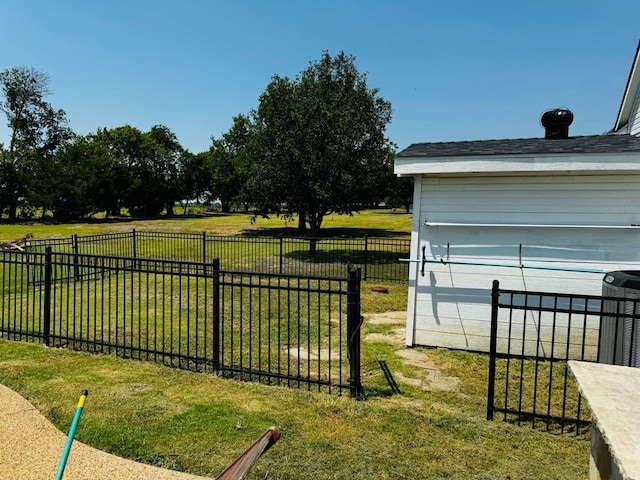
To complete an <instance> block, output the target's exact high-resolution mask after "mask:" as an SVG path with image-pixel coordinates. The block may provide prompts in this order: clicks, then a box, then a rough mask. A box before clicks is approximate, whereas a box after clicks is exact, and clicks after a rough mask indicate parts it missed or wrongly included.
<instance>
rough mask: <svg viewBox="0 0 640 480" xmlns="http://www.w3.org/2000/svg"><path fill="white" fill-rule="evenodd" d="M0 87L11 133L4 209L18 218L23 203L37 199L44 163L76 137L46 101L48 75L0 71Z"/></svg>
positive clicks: (2, 183) (2, 182)
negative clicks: (37, 183) (36, 183)
mask: <svg viewBox="0 0 640 480" xmlns="http://www.w3.org/2000/svg"><path fill="white" fill-rule="evenodd" d="M0 87H1V88H2V98H0V111H2V112H3V113H4V114H5V115H6V117H7V125H8V127H9V131H10V140H9V145H8V149H7V151H6V152H5V154H4V155H3V159H2V162H3V164H2V167H1V168H0V172H1V177H0V188H2V191H3V194H2V202H3V203H2V205H0V207H1V208H2V210H4V209H6V210H8V212H9V218H10V219H15V217H16V211H17V207H18V204H19V202H21V201H22V202H25V201H28V200H29V199H30V198H32V197H33V195H30V194H32V193H33V188H30V185H29V184H30V182H33V180H34V179H35V174H36V172H37V170H38V169H39V167H40V166H41V165H40V164H41V163H43V162H47V161H49V160H50V159H51V158H52V157H54V156H55V155H56V154H57V152H58V151H59V150H60V149H61V148H63V147H64V146H65V145H67V144H68V143H69V142H70V141H71V140H72V138H73V136H74V135H73V132H72V131H71V129H70V128H69V127H68V125H67V123H68V122H67V119H66V114H65V112H64V111H63V110H55V109H54V108H53V107H52V106H51V105H50V104H49V103H48V102H46V101H45V100H44V97H45V96H47V95H48V94H49V93H50V90H49V77H48V76H47V75H46V74H45V73H43V72H41V71H39V70H36V69H34V68H31V67H14V68H10V69H8V70H4V71H2V72H0ZM31 187H33V185H31Z"/></svg>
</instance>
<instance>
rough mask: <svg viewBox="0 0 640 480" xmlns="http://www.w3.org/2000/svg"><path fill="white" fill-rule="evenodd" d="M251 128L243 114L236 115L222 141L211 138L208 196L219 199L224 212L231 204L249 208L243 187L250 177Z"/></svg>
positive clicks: (228, 209) (252, 132)
mask: <svg viewBox="0 0 640 480" xmlns="http://www.w3.org/2000/svg"><path fill="white" fill-rule="evenodd" d="M253 134H254V128H253V124H252V123H251V120H250V118H249V117H248V116H246V115H236V116H235V117H234V118H233V125H232V127H231V128H230V129H229V131H228V132H226V133H224V134H223V135H222V137H221V138H215V137H211V148H210V149H209V152H210V155H209V156H208V157H207V158H208V162H209V163H208V166H209V173H210V175H211V177H210V178H211V185H210V196H211V197H214V198H217V199H218V200H220V204H221V206H222V211H223V212H229V211H231V205H232V204H233V203H234V202H235V203H238V204H240V203H242V204H244V205H245V206H248V201H249V199H248V198H247V196H246V195H245V184H246V181H247V178H248V176H249V168H250V163H251V161H250V152H249V147H250V144H251V141H252V139H253Z"/></svg>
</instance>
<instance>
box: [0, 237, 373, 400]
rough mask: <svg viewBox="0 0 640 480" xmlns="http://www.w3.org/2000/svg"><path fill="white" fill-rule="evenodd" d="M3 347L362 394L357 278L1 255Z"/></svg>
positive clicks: (74, 256) (352, 272)
mask: <svg viewBox="0 0 640 480" xmlns="http://www.w3.org/2000/svg"><path fill="white" fill-rule="evenodd" d="M0 268H1V269H2V270H1V277H0V293H1V295H0V332H1V335H2V336H3V337H4V338H7V339H11V340H27V341H42V342H43V343H45V344H46V345H50V346H56V347H68V348H72V349H78V350H85V351H89V352H96V353H104V354H115V355H117V356H121V357H126V358H134V359H139V360H147V361H154V362H159V363H163V364H166V365H170V366H173V367H177V368H183V369H189V370H194V371H202V372H210V373H214V374H218V375H223V376H231V377H235V378H241V379H245V380H249V381H259V382H263V383H267V384H277V385H287V386H293V387H298V388H307V389H314V390H317V391H324V392H328V393H339V394H340V393H342V392H343V391H345V390H346V391H348V392H349V393H350V395H351V396H353V397H359V396H361V392H362V389H361V384H360V350H359V348H360V347H359V343H360V332H359V328H360V324H361V317H360V271H359V270H358V269H356V268H354V267H349V269H348V275H347V276H345V275H344V270H346V268H345V269H344V270H343V276H342V278H338V277H313V278H312V277H302V276H295V275H276V274H268V273H247V272H238V271H228V270H224V271H223V270H221V269H220V262H219V261H218V260H214V261H213V262H210V263H202V262H200V263H198V262H181V261H175V260H154V259H142V258H140V257H137V258H134V257H108V256H100V255H87V254H79V253H62V252H55V253H54V252H52V251H51V248H50V247H49V248H47V250H46V252H45V253H34V252H28V253H21V252H0Z"/></svg>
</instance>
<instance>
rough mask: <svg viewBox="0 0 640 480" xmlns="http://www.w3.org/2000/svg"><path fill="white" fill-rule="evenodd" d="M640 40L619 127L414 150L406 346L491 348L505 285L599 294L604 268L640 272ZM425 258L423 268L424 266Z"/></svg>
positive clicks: (404, 166)
mask: <svg viewBox="0 0 640 480" xmlns="http://www.w3.org/2000/svg"><path fill="white" fill-rule="evenodd" d="M639 64H640V44H639V46H638V51H637V52H636V56H635V59H634V62H633V65H632V69H631V73H630V76H629V80H628V82H627V86H626V89H625V92H624V97H623V100H622V104H621V107H620V110H619V114H618V118H617V120H616V124H615V126H614V128H613V129H612V130H611V132H609V133H608V134H604V135H591V136H580V137H571V136H569V135H568V124H566V123H565V124H563V121H564V120H565V119H567V117H572V115H571V114H570V112H568V111H566V110H556V111H554V112H552V113H550V114H549V115H547V119H548V120H549V121H548V122H547V130H546V134H545V138H528V139H508V140H487V141H470V142H446V143H416V144H413V145H411V146H409V147H408V148H406V149H405V150H403V151H401V152H400V153H398V154H397V155H396V158H395V172H396V174H397V175H399V176H413V177H414V178H415V191H414V202H413V205H414V213H413V228H412V237H411V252H412V258H413V260H415V262H414V263H412V264H411V268H410V274H409V295H408V305H407V333H406V343H407V345H408V346H414V345H428V346H442V347H448V348H458V349H465V350H471V351H487V350H488V347H489V338H488V337H489V322H490V303H491V284H492V280H494V279H497V280H499V281H500V286H501V288H507V289H518V290H528V291H550V292H564V293H582V294H594V295H599V294H600V293H601V291H602V278H603V274H602V272H604V271H612V270H626V269H640V65H639ZM423 258H424V260H425V262H422V261H421V260H422V259H423Z"/></svg>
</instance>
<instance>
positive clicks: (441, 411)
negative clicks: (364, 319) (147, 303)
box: [0, 330, 589, 480]
mask: <svg viewBox="0 0 640 480" xmlns="http://www.w3.org/2000/svg"><path fill="white" fill-rule="evenodd" d="M364 333H365V334H367V333H370V331H368V330H365V332H364ZM364 345H365V348H364V350H365V351H364V352H363V356H364V357H365V358H367V359H368V360H367V361H366V362H365V363H366V366H365V370H366V375H365V379H364V383H365V389H366V390H367V392H368V400H367V401H364V402H358V401H355V400H352V399H350V398H347V397H336V396H330V395H326V394H318V393H309V392H305V391H299V390H295V389H287V388H281V387H273V386H272V387H269V386H264V385H259V384H255V383H243V382H238V381H233V380H225V379H221V378H216V377H213V376H211V375H206V374H197V373H191V372H185V371H180V370H176V369H170V368H167V367H163V366H160V365H155V364H149V363H143V362H137V361H134V360H122V359H118V358H115V357H112V356H101V355H91V354H86V353H80V352H72V351H69V350H66V349H52V348H44V347H42V346H40V345H34V344H27V343H19V342H9V341H6V340H2V339H0V351H1V352H2V360H0V382H1V383H3V384H5V385H7V386H8V387H10V388H13V389H15V390H16V391H18V392H20V393H21V394H22V395H24V396H25V397H26V398H28V399H29V400H30V401H31V402H33V404H34V405H35V406H36V407H37V408H38V409H39V410H40V411H42V412H43V413H44V414H45V415H46V416H47V417H48V418H49V419H51V420H52V421H53V422H54V424H56V425H57V426H58V427H59V428H60V429H61V430H63V431H65V430H66V429H67V428H68V426H69V424H70V422H71V418H72V416H73V413H74V410H75V403H76V401H77V397H78V396H79V393H80V391H81V390H82V389H85V388H87V389H88V390H89V392H90V394H89V398H88V400H87V404H86V406H85V409H84V413H83V417H82V420H81V423H80V426H79V428H78V433H77V438H78V439H79V440H80V441H83V442H86V443H88V444H90V445H93V446H95V447H97V448H100V449H103V450H106V451H109V452H112V453H115V454H117V455H121V456H124V457H128V458H132V459H135V460H139V461H143V462H147V463H151V464H154V465H160V466H164V467H169V468H174V469H179V470H183V471H188V472H191V473H195V474H200V475H206V476H215V475H216V474H218V473H220V472H221V471H222V470H223V469H224V467H225V466H226V465H227V464H229V463H230V462H231V461H232V460H233V459H234V458H235V457H236V456H237V455H239V454H240V453H241V452H242V451H243V450H244V449H245V448H246V447H248V446H249V445H250V444H251V443H252V442H253V440H255V438H257V437H258V436H259V435H260V434H261V433H262V432H263V431H264V430H266V428H268V427H269V426H270V425H277V426H279V427H280V428H281V430H282V439H281V440H280V442H278V443H277V444H276V445H275V446H274V448H272V449H271V450H270V451H269V452H268V453H267V454H266V455H265V456H264V457H263V458H262V459H261V460H260V461H259V462H258V463H257V465H256V467H255V468H254V470H253V472H252V474H251V476H250V478H252V479H264V478H269V479H330V478H339V479H342V478H345V479H371V478H376V479H397V478H412V479H414V478H427V479H431V478H434V479H440V478H442V479H445V478H446V479H477V480H481V479H482V480H488V479H502V480H504V479H506V478H507V477H510V478H512V479H515V478H518V479H540V478H545V479H583V478H585V477H586V475H587V471H588V459H589V443H588V439H587V438H586V437H585V436H581V437H575V436H574V435H551V434H548V433H545V432H541V431H536V430H532V429H531V428H530V427H529V426H517V425H513V424H509V423H503V422H499V421H496V422H487V421H486V420H485V419H484V400H485V397H484V396H485V388H486V383H485V382H486V367H487V361H486V357H485V356H482V355H477V354H468V353H461V352H449V351H444V350H424V351H422V353H424V354H425V355H427V356H428V357H429V359H430V360H431V361H432V362H433V363H434V365H437V366H438V368H439V369H440V371H441V372H442V373H443V374H444V375H449V376H457V377H458V378H459V379H460V382H459V384H458V386H457V387H456V388H455V389H453V390H450V391H447V390H439V389H433V390H430V389H423V388H419V387H412V386H410V385H407V384H405V383H403V382H399V384H400V386H401V390H402V393H401V394H394V395H392V394H391V391H390V389H389V388H388V387H386V386H385V384H384V381H383V379H382V376H381V375H380V374H378V373H376V371H375V368H374V367H373V362H372V361H371V360H373V359H375V358H386V359H388V360H389V361H390V362H389V363H390V365H391V366H392V370H393V371H394V372H398V371H399V370H402V369H403V368H404V367H401V366H399V365H397V364H398V359H397V358H396V356H394V350H393V349H392V348H391V347H389V346H388V345H387V344H383V343H376V342H365V343H364ZM404 371H405V372H406V370H404ZM34 448H37V446H34Z"/></svg>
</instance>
